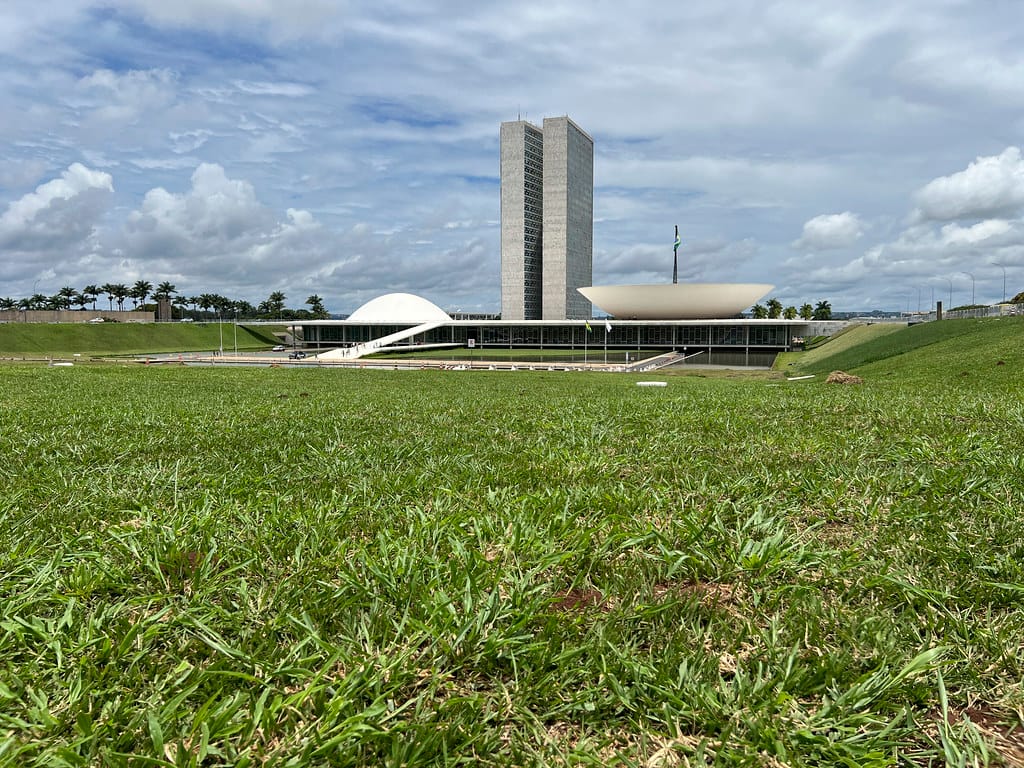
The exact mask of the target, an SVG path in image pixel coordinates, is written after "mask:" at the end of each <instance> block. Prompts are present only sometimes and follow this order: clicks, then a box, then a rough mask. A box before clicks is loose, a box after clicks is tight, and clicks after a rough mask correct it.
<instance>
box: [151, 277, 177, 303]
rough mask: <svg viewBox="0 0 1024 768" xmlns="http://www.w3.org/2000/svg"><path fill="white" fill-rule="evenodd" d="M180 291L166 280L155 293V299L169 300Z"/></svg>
mask: <svg viewBox="0 0 1024 768" xmlns="http://www.w3.org/2000/svg"><path fill="white" fill-rule="evenodd" d="M177 292H178V289H177V288H175V287H174V283H171V282H168V281H167V280H164V281H163V282H162V283H160V285H158V286H157V287H156V290H155V291H153V298H154V299H169V298H171V294H172V293H177Z"/></svg>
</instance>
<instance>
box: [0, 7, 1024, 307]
mask: <svg viewBox="0 0 1024 768" xmlns="http://www.w3.org/2000/svg"><path fill="white" fill-rule="evenodd" d="M674 6H678V7H674ZM0 72H2V77H0V115H3V118H2V119H0V297H3V296H9V297H14V298H19V297H24V296H29V295H31V294H34V293H42V294H46V295H52V294H55V293H57V292H58V291H59V290H60V288H61V287H63V286H72V287H74V288H76V289H78V290H81V288H83V287H84V286H85V285H88V284H98V285H101V284H103V283H109V282H116V283H126V284H128V285H131V284H132V283H134V282H135V281H137V280H147V281H149V282H151V283H153V284H154V285H156V284H158V283H160V282H163V281H169V282H171V283H173V284H174V285H175V286H176V288H177V290H178V292H180V293H182V294H185V295H197V294H199V293H219V294H222V295H225V296H228V297H230V298H233V299H245V300H248V301H251V302H252V303H254V304H258V303H259V302H260V301H262V300H264V299H266V298H267V297H268V296H269V294H270V293H271V292H275V291H281V292H283V293H284V294H285V295H286V297H287V300H286V304H287V305H288V306H291V307H295V308H299V307H301V306H302V305H303V303H304V302H305V300H306V298H307V297H309V296H310V295H312V294H316V295H318V296H320V297H322V299H323V300H324V304H325V305H326V307H327V309H328V310H329V311H330V312H332V313H348V312H351V311H353V310H354V309H356V308H357V307H358V306H360V305H361V304H363V303H364V302H366V301H368V300H370V299H372V298H374V297H376V296H379V295H381V294H384V293H388V292H392V291H408V292H412V293H417V294H419V295H422V296H424V297H425V298H427V299H430V300H431V301H433V302H435V303H437V304H438V305H440V306H441V307H443V308H445V309H448V310H461V311H464V312H476V311H479V312H497V311H499V310H500V296H501V291H500V259H501V257H500V226H499V220H500V198H499V185H500V178H499V146H498V142H499V128H500V124H501V122H502V121H506V120H515V119H518V118H519V117H520V116H521V117H522V118H523V119H528V120H530V121H531V122H534V123H537V124H540V123H541V121H542V120H543V118H544V117H550V116H558V115H568V116H569V117H571V118H572V119H573V120H574V121H575V122H576V123H577V124H578V125H580V126H581V127H582V128H583V129H584V130H586V131H587V132H588V133H589V134H590V135H591V136H592V137H593V139H594V185H595V189H594V284H595V285H605V284H618V283H651V282H670V281H671V273H672V243H673V240H674V227H675V226H676V225H678V226H679V230H680V235H681V237H682V241H683V242H682V247H681V248H680V250H679V258H680V267H679V272H680V280H681V281H687V282H765V283H771V284H773V285H774V286H775V287H774V289H773V290H772V292H771V294H770V296H774V297H776V298H778V299H779V300H780V301H781V302H782V303H783V304H784V305H786V306H788V305H794V306H798V307H799V306H800V305H801V304H802V303H805V302H810V303H812V304H813V303H817V302H818V301H822V300H825V301H829V302H830V304H831V305H832V307H833V309H835V310H840V311H842V310H846V311H860V310H870V309H887V310H902V311H905V310H909V311H917V310H918V309H927V308H928V307H929V306H930V305H931V302H932V301H935V300H941V301H943V302H944V304H945V305H946V306H947V308H948V307H949V306H957V305H962V304H968V303H971V301H972V297H973V301H975V302H976V303H992V302H996V301H999V300H1001V299H1002V298H1003V290H1004V288H1003V286H1004V279H1005V286H1006V288H1005V290H1006V292H1007V295H1008V296H1013V295H1014V294H1016V293H1017V292H1019V291H1022V290H1024V157H1022V154H1021V147H1022V146H1024V6H1022V5H1021V4H1020V2H1019V0H970V1H961V0H927V1H923V0H900V2H895V3H894V2H891V0H886V1H885V2H878V1H876V0H829V2H817V3H815V2H810V3H809V2H807V0H775V1H773V2H765V1H764V0H725V1H723V0H715V1H712V0H690V2H686V3H677V4H669V3H662V2H659V3H655V2H644V1H641V2H638V3H634V4H625V5H624V4H622V3H618V2H614V3H613V2H608V1H606V0H589V1H588V2H582V1H579V0H565V1H563V2H551V1H550V0H545V1H543V2H535V1H534V0H529V1H528V2H511V3H504V4H492V3H479V2H468V1H466V0H441V1H439V2H434V3H423V2H419V1H413V0H377V1H376V2H373V3H368V2H359V1H358V0H121V1H120V2H101V1H99V0H47V1H46V2H39V0H4V2H3V3H2V4H0Z"/></svg>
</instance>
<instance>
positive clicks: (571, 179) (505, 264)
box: [501, 117, 594, 320]
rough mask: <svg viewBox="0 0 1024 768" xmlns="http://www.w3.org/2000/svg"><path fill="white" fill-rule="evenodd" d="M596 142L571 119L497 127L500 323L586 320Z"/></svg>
mask: <svg viewBox="0 0 1024 768" xmlns="http://www.w3.org/2000/svg"><path fill="white" fill-rule="evenodd" d="M593 264H594V140H593V139H592V138H590V136H588V135H587V134H586V132H584V131H583V129H581V128H580V127H579V126H578V125H576V123H574V122H573V121H572V120H570V119H569V118H568V117H546V118H544V124H543V127H541V128H538V127H537V126H535V125H532V124H531V123H528V122H526V121H525V120H516V121H514V122H508V123H502V124H501V318H502V320H585V319H587V318H589V317H590V315H591V306H590V302H589V301H588V300H587V299H586V298H585V297H584V296H583V295H582V294H580V293H579V292H578V291H577V290H576V289H577V288H585V287H587V286H588V285H591V284H592V283H593Z"/></svg>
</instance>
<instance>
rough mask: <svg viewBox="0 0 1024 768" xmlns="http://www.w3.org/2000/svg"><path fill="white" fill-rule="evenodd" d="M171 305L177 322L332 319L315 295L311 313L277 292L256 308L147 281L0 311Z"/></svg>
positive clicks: (4, 305)
mask: <svg viewBox="0 0 1024 768" xmlns="http://www.w3.org/2000/svg"><path fill="white" fill-rule="evenodd" d="M151 297H152V298H153V299H155V300H156V301H160V300H167V301H170V302H171V307H172V309H171V316H172V318H173V319H175V320H185V319H190V320H210V319H218V318H221V319H224V318H237V319H247V320H321V319H325V318H327V317H329V314H328V312H327V309H326V308H325V307H324V303H323V299H321V298H320V297H319V296H317V295H316V294H315V293H314V294H313V295H311V296H309V297H308V298H307V299H306V302H305V303H306V305H307V307H308V309H306V308H303V309H290V308H288V307H286V306H285V301H286V300H287V297H286V296H285V295H284V293H282V292H281V291H274V292H273V293H271V294H270V295H269V296H268V297H267V298H266V299H265V300H264V301H261V302H260V303H259V304H257V305H254V304H252V303H251V302H248V301H246V300H244V299H230V298H228V297H226V296H221V295H220V294H218V293H203V294H200V295H198V296H186V295H183V294H179V293H178V290H177V288H176V286H175V285H174V284H173V283H171V282H168V281H164V282H162V283H160V284H158V285H157V286H156V288H155V289H154V288H153V284H152V283H150V282H148V281H146V280H139V281H137V282H136V283H135V284H134V285H132V286H128V285H125V284H124V283H104V284H103V285H87V286H85V287H84V288H82V290H77V289H76V288H73V287H71V286H64V287H63V288H61V289H60V290H59V291H57V293H55V294H53V295H52V296H47V295H45V294H42V293H36V294H33V295H32V296H26V297H24V298H21V299H12V298H10V297H2V298H0V310H12V309H14V310H25V311H29V310H68V309H72V308H74V307H77V308H78V309H80V310H85V309H86V308H88V307H89V306H90V305H91V307H92V309H93V310H94V311H95V309H96V303H97V301H100V300H101V299H103V298H106V300H107V305H108V308H109V310H110V311H111V312H113V311H115V309H114V305H115V304H116V305H117V311H118V312H124V311H127V310H126V309H125V302H127V301H128V300H131V302H132V306H131V309H133V310H143V311H150V312H153V311H156V305H155V304H147V303H146V299H148V298H151Z"/></svg>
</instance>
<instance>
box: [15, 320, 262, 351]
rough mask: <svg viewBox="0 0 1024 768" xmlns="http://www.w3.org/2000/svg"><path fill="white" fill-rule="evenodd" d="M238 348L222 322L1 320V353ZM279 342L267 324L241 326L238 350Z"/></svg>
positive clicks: (232, 334)
mask: <svg viewBox="0 0 1024 768" xmlns="http://www.w3.org/2000/svg"><path fill="white" fill-rule="evenodd" d="M221 330H223V333H224V347H225V349H227V348H229V347H230V348H234V341H235V338H234V331H233V330H232V326H231V325H230V324H225V325H224V327H223V329H221V328H219V327H218V324H217V323H195V324H189V323H102V324H100V323H97V324H91V323H63V324H42V323H4V324H0V357H18V358H21V357H28V358H41V357H70V356H71V355H73V354H75V353H77V354H80V355H82V356H83V357H89V356H94V355H126V354H144V353H146V352H188V351H196V350H209V349H217V348H218V347H219V346H220V342H221V336H220V333H221ZM276 343H277V340H276V339H275V338H274V337H273V336H272V335H271V333H270V331H269V330H268V329H267V328H265V327H263V326H254V327H252V328H248V327H246V326H239V327H238V348H239V349H262V348H264V347H266V346H267V345H268V344H271V345H272V344H276Z"/></svg>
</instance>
